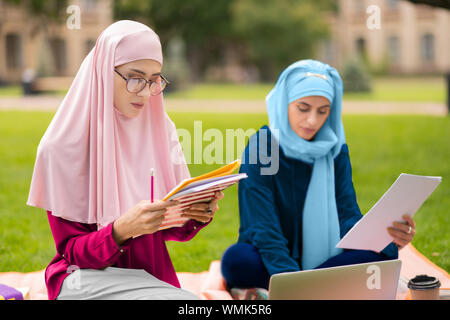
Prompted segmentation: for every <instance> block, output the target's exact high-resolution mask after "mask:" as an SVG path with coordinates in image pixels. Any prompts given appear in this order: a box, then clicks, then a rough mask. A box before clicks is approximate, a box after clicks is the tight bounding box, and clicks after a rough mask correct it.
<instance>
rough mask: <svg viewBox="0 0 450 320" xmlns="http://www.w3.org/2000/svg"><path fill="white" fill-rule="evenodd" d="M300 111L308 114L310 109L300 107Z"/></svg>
mask: <svg viewBox="0 0 450 320" xmlns="http://www.w3.org/2000/svg"><path fill="white" fill-rule="evenodd" d="M298 110H300V111H301V112H308V111H309V109H302V108H300V107H298Z"/></svg>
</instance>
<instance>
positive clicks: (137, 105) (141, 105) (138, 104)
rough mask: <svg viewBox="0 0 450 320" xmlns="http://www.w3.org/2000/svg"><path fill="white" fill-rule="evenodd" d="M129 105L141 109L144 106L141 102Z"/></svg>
mask: <svg viewBox="0 0 450 320" xmlns="http://www.w3.org/2000/svg"><path fill="white" fill-rule="evenodd" d="M131 105H132V106H133V107H135V108H136V109H142V108H143V107H144V104H143V103H131Z"/></svg>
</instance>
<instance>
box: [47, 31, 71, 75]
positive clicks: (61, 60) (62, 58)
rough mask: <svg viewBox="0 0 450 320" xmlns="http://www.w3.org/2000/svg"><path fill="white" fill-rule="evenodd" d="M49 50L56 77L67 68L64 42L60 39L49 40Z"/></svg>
mask: <svg viewBox="0 0 450 320" xmlns="http://www.w3.org/2000/svg"><path fill="white" fill-rule="evenodd" d="M50 48H51V52H52V55H53V62H54V66H55V71H56V75H62V74H64V72H65V71H66V68H67V49H66V41H64V40H63V39H60V38H52V39H50Z"/></svg>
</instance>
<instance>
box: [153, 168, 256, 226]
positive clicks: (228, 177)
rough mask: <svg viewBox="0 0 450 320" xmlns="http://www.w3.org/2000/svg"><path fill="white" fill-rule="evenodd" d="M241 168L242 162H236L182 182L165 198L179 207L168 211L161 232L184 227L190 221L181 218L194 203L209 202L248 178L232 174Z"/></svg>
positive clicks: (242, 174)
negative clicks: (176, 202) (220, 192)
mask: <svg viewBox="0 0 450 320" xmlns="http://www.w3.org/2000/svg"><path fill="white" fill-rule="evenodd" d="M239 166H240V160H235V161H234V162H232V163H229V164H227V165H225V166H223V167H221V168H219V169H216V170H214V171H211V172H208V173H206V174H203V175H201V176H198V177H194V178H190V179H185V180H183V181H181V182H180V183H179V184H178V185H177V186H175V187H174V188H173V189H172V190H171V191H170V192H169V193H168V194H167V195H166V196H165V197H164V198H163V201H169V200H177V201H178V205H176V206H174V207H170V208H168V209H167V212H166V214H165V218H164V221H163V223H162V224H161V226H160V228H159V230H164V229H168V228H172V227H180V226H182V225H184V224H185V223H186V222H187V221H188V220H189V218H186V217H182V216H181V214H182V213H183V210H184V209H186V208H189V206H191V205H192V204H194V203H200V202H209V201H211V200H212V199H213V198H214V195H215V193H216V192H217V191H223V190H224V189H226V188H228V187H230V186H232V185H233V184H235V183H237V182H238V181H239V180H241V179H244V178H247V175H246V174H245V173H241V174H232V173H233V172H234V171H235V170H236V169H237V168H239Z"/></svg>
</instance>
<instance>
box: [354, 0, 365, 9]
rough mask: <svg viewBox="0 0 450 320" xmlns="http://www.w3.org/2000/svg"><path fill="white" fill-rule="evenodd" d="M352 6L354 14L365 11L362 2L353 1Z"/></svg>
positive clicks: (359, 0) (362, 0)
mask: <svg viewBox="0 0 450 320" xmlns="http://www.w3.org/2000/svg"><path fill="white" fill-rule="evenodd" d="M353 4H354V8H355V11H356V12H365V11H366V5H365V4H364V0H353Z"/></svg>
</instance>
